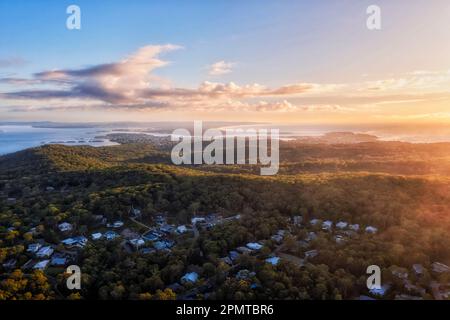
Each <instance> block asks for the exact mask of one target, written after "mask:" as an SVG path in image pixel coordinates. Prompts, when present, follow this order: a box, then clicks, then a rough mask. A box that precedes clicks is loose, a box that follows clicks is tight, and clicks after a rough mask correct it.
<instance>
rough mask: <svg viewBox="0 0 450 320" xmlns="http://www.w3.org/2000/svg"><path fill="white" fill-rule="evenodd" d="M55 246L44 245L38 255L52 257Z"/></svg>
mask: <svg viewBox="0 0 450 320" xmlns="http://www.w3.org/2000/svg"><path fill="white" fill-rule="evenodd" d="M53 251H54V250H53V248H52V247H50V246H47V247H42V248H41V249H40V250H39V251H38V252H37V253H36V256H37V257H39V258H46V257H50V256H51V255H52V254H53Z"/></svg>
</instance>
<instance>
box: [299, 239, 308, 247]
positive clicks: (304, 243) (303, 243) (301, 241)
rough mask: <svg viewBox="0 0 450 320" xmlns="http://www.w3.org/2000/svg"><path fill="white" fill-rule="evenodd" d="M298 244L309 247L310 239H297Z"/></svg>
mask: <svg viewBox="0 0 450 320" xmlns="http://www.w3.org/2000/svg"><path fill="white" fill-rule="evenodd" d="M297 244H298V245H299V246H300V247H302V248H307V247H309V243H308V241H304V240H299V241H297Z"/></svg>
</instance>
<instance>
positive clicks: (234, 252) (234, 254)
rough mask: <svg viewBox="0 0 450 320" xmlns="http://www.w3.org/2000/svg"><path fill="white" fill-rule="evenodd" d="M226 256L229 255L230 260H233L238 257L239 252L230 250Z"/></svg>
mask: <svg viewBox="0 0 450 320" xmlns="http://www.w3.org/2000/svg"><path fill="white" fill-rule="evenodd" d="M228 256H229V257H230V259H231V261H235V260H236V259H237V258H239V252H237V251H234V250H232V251H230V252H229V253H228Z"/></svg>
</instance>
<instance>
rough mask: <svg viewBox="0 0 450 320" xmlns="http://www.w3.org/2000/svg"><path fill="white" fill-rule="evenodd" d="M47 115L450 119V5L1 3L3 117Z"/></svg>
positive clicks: (349, 1) (353, 0)
mask: <svg viewBox="0 0 450 320" xmlns="http://www.w3.org/2000/svg"><path fill="white" fill-rule="evenodd" d="M73 4H74V5H77V6H78V7H79V8H80V10H81V29H80V30H69V29H68V28H67V27H66V20H67V18H68V17H69V14H67V13H66V9H67V7H68V6H69V5H73ZM373 4H375V5H377V6H378V7H379V8H380V10H381V11H380V14H381V15H380V17H381V29H380V30H369V29H368V28H367V25H366V21H367V19H368V17H369V15H370V14H368V13H367V12H366V10H367V7H368V6H369V5H373ZM41 120H50V121H62V122H79V121H95V122H100V121H167V120H183V121H185V120H219V121H268V122H286V123H312V124H314V123H366V122H367V123H407V124H411V125H414V124H416V123H443V124H450V2H449V1H448V0H433V1H426V0H408V1H401V0H397V1H388V0H370V1H365V0H328V1H299V0H246V1H237V0H214V1H211V0H208V1H206V0H203V1H200V0H197V1H194V0H192V1H186V0H183V1H181V0H180V1H174V0H172V1H171V0H168V1H142V0H127V1H118V0H108V1H106V0H89V1H81V0H71V1H65V0H61V1H55V0H53V1H51V0H47V1H44V0H37V1H28V0H15V1H10V0H8V1H6V0H5V1H1V2H0V121H41Z"/></svg>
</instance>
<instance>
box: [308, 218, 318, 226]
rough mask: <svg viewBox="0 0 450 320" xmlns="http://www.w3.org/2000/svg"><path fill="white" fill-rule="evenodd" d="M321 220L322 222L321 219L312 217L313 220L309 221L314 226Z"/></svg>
mask: <svg viewBox="0 0 450 320" xmlns="http://www.w3.org/2000/svg"><path fill="white" fill-rule="evenodd" d="M319 222H320V220H319V219H312V220H310V221H309V223H310V224H311V225H312V226H315V225H317V224H318V223H319Z"/></svg>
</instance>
